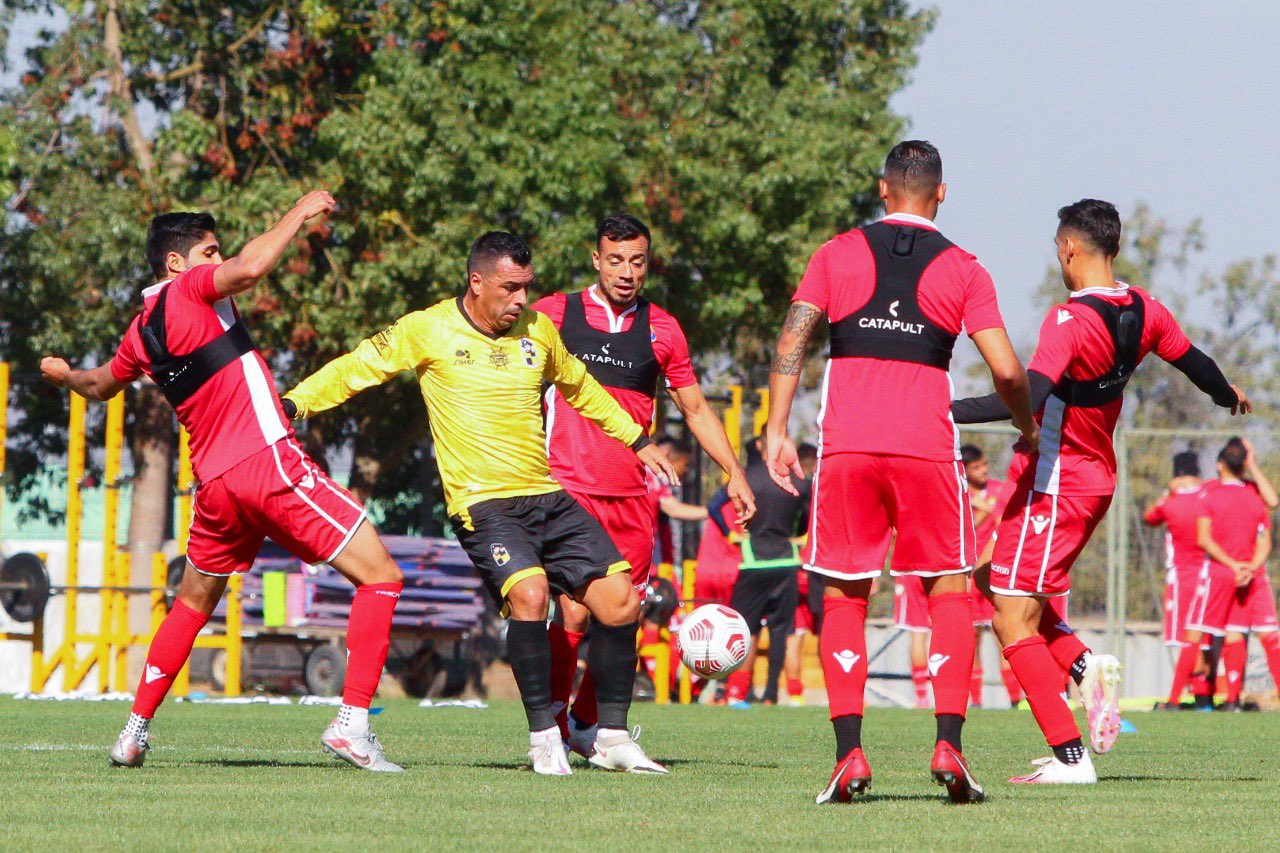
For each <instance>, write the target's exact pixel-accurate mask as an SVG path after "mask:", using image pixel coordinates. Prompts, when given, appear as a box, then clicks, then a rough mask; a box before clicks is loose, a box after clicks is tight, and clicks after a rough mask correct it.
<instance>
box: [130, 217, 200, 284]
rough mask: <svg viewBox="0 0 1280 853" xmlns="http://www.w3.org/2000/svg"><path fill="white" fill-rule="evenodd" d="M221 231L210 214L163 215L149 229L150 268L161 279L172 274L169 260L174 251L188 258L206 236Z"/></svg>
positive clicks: (148, 254) (148, 260) (148, 255)
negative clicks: (189, 253) (192, 249)
mask: <svg viewBox="0 0 1280 853" xmlns="http://www.w3.org/2000/svg"><path fill="white" fill-rule="evenodd" d="M216 230H217V225H215V224H214V221H213V217H212V216H210V215H209V214H207V213H162V214H160V215H159V216H157V217H155V218H153V219H152V220H151V224H150V225H149V226H147V249H146V255H147V266H149V267H151V273H152V275H154V276H155V277H156V278H157V279H161V278H164V277H165V275H166V274H167V273H168V272H169V267H168V265H167V264H166V263H165V260H164V259H165V258H167V257H169V253H170V252H177V253H178V254H179V255H184V256H185V255H186V254H187V252H190V251H191V247H192V246H194V245H195V244H196V243H199V242H200V241H201V240H203V239H204V235H206V234H212V233H214V232H215V231H216Z"/></svg>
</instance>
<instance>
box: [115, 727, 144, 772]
mask: <svg viewBox="0 0 1280 853" xmlns="http://www.w3.org/2000/svg"><path fill="white" fill-rule="evenodd" d="M149 749H151V745H150V744H149V743H147V742H146V741H140V740H138V739H137V738H136V737H134V736H133V735H131V734H126V733H124V732H121V733H120V737H119V738H117V739H116V743H115V746H113V747H111V750H110V751H109V752H108V753H107V760H108V761H109V762H110V763H111V766H112V767H141V766H142V762H144V761H146V760H147V750H149Z"/></svg>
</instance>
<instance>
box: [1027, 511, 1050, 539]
mask: <svg viewBox="0 0 1280 853" xmlns="http://www.w3.org/2000/svg"><path fill="white" fill-rule="evenodd" d="M1048 526H1049V517H1048V516H1047V515H1033V516H1031V527H1032V528H1033V529H1034V530H1035V532H1036V535H1037V536H1039V535H1040V534H1041V533H1044V529H1045V528H1046V527H1048Z"/></svg>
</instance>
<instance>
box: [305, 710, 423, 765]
mask: <svg viewBox="0 0 1280 853" xmlns="http://www.w3.org/2000/svg"><path fill="white" fill-rule="evenodd" d="M320 746H321V747H322V748H323V749H324V751H325V752H327V753H329V754H330V755H332V756H333V757H334V758H340V759H342V760H343V761H345V762H347V763H348V764H350V765H352V766H353V767H359V768H360V769H361V770H373V771H375V772H378V773H403V772H404V768H403V767H401V766H400V765H399V764H395V763H393V762H390V761H388V760H387V759H386V758H385V757H384V756H383V755H382V744H380V743H378V736H377V735H375V734H374V733H373V732H369V733H368V734H365V735H351V734H347V733H346V732H344V731H342V729H340V728H339V727H338V721H337V720H334V721H333V722H332V723H330V724H329V727H328V728H326V729H325V730H324V734H322V735H320Z"/></svg>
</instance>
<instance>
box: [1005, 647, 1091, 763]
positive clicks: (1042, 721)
mask: <svg viewBox="0 0 1280 853" xmlns="http://www.w3.org/2000/svg"><path fill="white" fill-rule="evenodd" d="M1004 658H1005V660H1007V661H1008V662H1009V666H1010V668H1012V669H1013V672H1014V674H1015V675H1017V677H1018V683H1019V684H1021V685H1022V689H1023V690H1024V691H1025V692H1026V694H1027V702H1028V703H1029V704H1030V705H1031V713H1032V715H1034V716H1035V718H1036V723H1037V724H1038V725H1039V726H1040V731H1042V732H1044V738H1045V740H1046V741H1048V742H1049V746H1061V745H1062V744H1064V743H1067V742H1068V741H1072V740H1075V739H1076V738H1078V737H1080V729H1079V728H1077V727H1076V718H1075V716H1074V715H1073V714H1072V713H1071V709H1070V708H1069V707H1067V703H1066V700H1064V699H1063V698H1062V694H1061V693H1060V692H1059V691H1061V689H1062V670H1061V669H1060V668H1059V667H1058V666H1057V664H1056V663H1055V662H1054V660H1053V655H1051V654H1049V649H1048V648H1046V644H1045V641H1044V637H1041V636H1039V635H1036V636H1034V637H1027V638H1026V639H1025V640H1019V641H1018V642H1016V643H1011V644H1009V645H1007V646H1005V647H1004Z"/></svg>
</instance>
